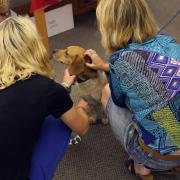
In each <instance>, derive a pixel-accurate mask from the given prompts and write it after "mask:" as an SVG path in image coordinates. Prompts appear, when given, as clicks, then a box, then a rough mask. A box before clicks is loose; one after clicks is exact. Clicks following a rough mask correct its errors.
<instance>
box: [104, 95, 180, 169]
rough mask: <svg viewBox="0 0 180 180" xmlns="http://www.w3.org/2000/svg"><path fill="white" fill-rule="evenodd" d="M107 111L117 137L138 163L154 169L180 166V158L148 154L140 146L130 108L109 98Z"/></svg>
mask: <svg viewBox="0 0 180 180" xmlns="http://www.w3.org/2000/svg"><path fill="white" fill-rule="evenodd" d="M106 113H107V116H108V119H109V122H110V125H111V128H112V131H113V132H114V134H115V137H116V138H117V140H118V141H119V142H120V143H121V145H122V146H123V148H124V149H125V151H126V152H127V153H128V154H129V156H130V157H131V158H132V159H133V160H134V161H135V162H136V163H140V164H143V165H144V166H146V167H148V168H150V169H151V170H152V171H165V170H170V169H172V168H174V167H177V166H180V160H175V161H165V160H161V159H158V158H156V157H152V156H151V154H147V153H146V152H145V151H144V150H143V149H142V148H141V147H140V146H139V143H138V137H139V136H138V133H137V131H136V130H135V127H134V122H133V121H132V116H131V113H130V112H129V110H128V109H125V108H120V107H118V106H116V105H115V104H114V103H113V101H112V98H109V101H108V103H107V106H106Z"/></svg>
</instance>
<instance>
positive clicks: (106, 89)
mask: <svg viewBox="0 0 180 180" xmlns="http://www.w3.org/2000/svg"><path fill="white" fill-rule="evenodd" d="M110 95H111V92H110V88H109V84H106V86H105V87H104V88H103V89H102V96H101V103H102V105H103V108H104V109H105V108H106V105H107V102H108V99H109V97H110Z"/></svg>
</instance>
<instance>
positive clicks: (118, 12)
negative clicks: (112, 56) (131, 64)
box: [96, 0, 157, 53]
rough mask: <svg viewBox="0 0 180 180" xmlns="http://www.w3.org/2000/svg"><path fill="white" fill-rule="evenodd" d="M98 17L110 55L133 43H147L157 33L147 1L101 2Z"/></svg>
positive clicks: (112, 0) (115, 0) (121, 0)
mask: <svg viewBox="0 0 180 180" xmlns="http://www.w3.org/2000/svg"><path fill="white" fill-rule="evenodd" d="M96 15H97V20H98V25H99V30H100V32H101V35H102V44H103V46H104V48H105V49H106V50H107V51H108V52H109V53H112V52H114V51H116V50H118V49H120V48H125V47H127V45H128V44H129V43H131V42H136V43H142V42H145V41H146V40H148V39H150V38H151V37H152V36H154V35H155V34H156V33H157V24H156V22H155V20H154V18H153V16H152V14H151V12H150V10H149V7H148V5H147V3H146V1H145V0H100V1H99V4H98V7H97V10H96Z"/></svg>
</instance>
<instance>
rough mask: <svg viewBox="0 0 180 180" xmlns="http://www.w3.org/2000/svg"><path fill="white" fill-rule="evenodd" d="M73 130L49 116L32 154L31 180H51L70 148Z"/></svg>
mask: <svg viewBox="0 0 180 180" xmlns="http://www.w3.org/2000/svg"><path fill="white" fill-rule="evenodd" d="M70 134H71V130H70V129H69V128H68V127H67V126H66V125H65V124H64V123H63V122H62V121H61V120H60V119H55V118H54V117H53V116H48V117H47V118H46V119H45V121H44V123H43V125H42V130H41V133H40V136H39V138H38V141H37V142H36V144H35V147H34V149H33V154H32V162H31V169H30V172H29V179H30V180H51V179H52V176H53V174H54V172H55V170H56V167H57V164H58V163H59V161H60V160H61V159H62V158H63V156H64V154H65V152H66V149H67V147H68V143H69V138H70Z"/></svg>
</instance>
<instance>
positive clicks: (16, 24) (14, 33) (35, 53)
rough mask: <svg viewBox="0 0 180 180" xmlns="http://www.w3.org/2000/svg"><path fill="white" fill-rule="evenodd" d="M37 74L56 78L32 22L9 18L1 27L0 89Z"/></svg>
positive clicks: (24, 19)
mask: <svg viewBox="0 0 180 180" xmlns="http://www.w3.org/2000/svg"><path fill="white" fill-rule="evenodd" d="M34 73H35V74H40V75H43V76H46V77H48V78H52V77H53V70H52V67H51V65H50V63H49V59H48V55H47V51H46V49H45V47H44V45H43V43H42V40H41V38H40V36H39V34H38V32H37V30H36V27H35V25H34V24H33V23H32V22H31V21H30V20H29V19H27V18H25V17H16V18H14V17H9V18H7V19H6V20H4V21H3V22H1V23H0V89H4V88H7V87H9V86H10V85H12V84H14V83H15V82H16V81H17V80H25V79H27V78H29V77H30V76H31V75H32V74H34Z"/></svg>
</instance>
